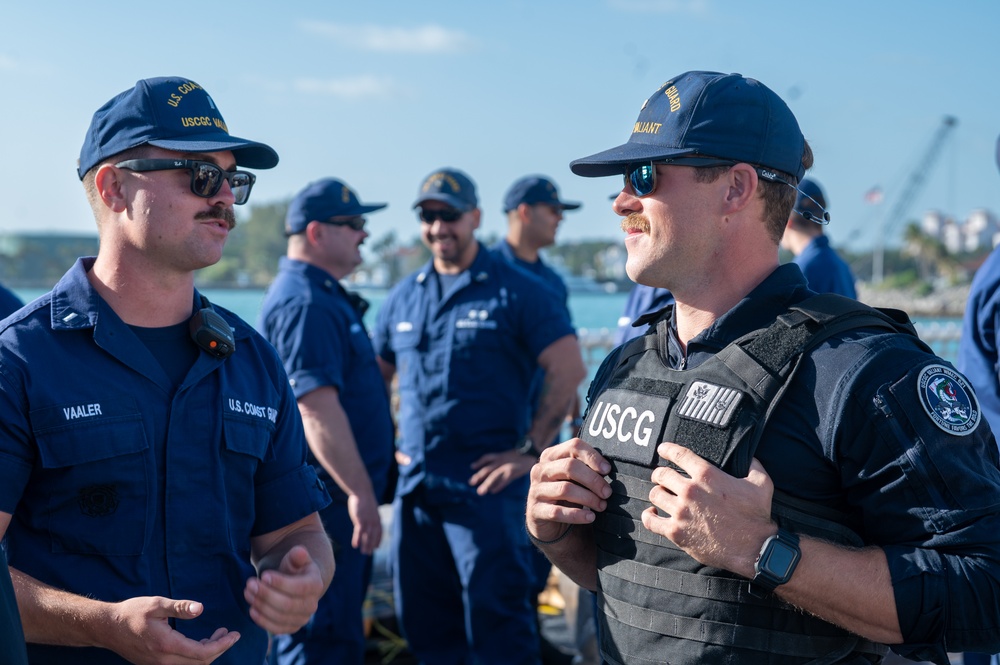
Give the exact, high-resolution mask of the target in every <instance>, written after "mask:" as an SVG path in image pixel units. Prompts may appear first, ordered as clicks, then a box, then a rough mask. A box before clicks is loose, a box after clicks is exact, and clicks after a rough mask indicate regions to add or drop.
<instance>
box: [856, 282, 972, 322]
mask: <svg viewBox="0 0 1000 665" xmlns="http://www.w3.org/2000/svg"><path fill="white" fill-rule="evenodd" d="M969 286H970V285H969V284H963V285H961V286H952V287H948V288H945V289H940V290H937V291H934V292H933V293H929V294H927V295H924V296H918V295H916V294H915V293H914V292H912V291H910V290H902V289H879V288H875V287H873V286H871V285H870V284H860V283H859V284H858V300H860V301H861V302H863V303H865V304H868V305H871V306H873V307H891V308H894V309H901V310H903V311H904V312H906V313H907V314H909V315H910V317H911V318H912V317H918V316H920V317H928V318H937V317H940V318H959V319H960V318H962V316H963V315H964V314H965V303H966V301H967V300H968V299H969Z"/></svg>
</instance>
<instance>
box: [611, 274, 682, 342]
mask: <svg viewBox="0 0 1000 665" xmlns="http://www.w3.org/2000/svg"><path fill="white" fill-rule="evenodd" d="M673 301H674V296H673V295H672V294H671V293H670V291H669V289H661V288H657V287H654V286H646V285H645V284H636V285H635V286H633V287H632V290H630V291H629V292H628V299H627V300H626V301H625V310H624V311H623V312H622V315H621V317H620V318H619V319H618V329H617V330H616V331H615V346H618V345H619V344H624V343H625V342H627V341H629V340H630V339H635V338H636V337H638V336H639V335H642V334H643V333H645V332H646V331H647V330H649V326H650V324H649V323H646V324H645V325H638V326H637V325H633V324H635V322H636V321H638V320H639V318H640V317H643V316H645V315H646V314H652V313H653V312H658V311H660V310H661V309H663V308H664V307H666V306H667V305H669V304H671V303H672V302H673Z"/></svg>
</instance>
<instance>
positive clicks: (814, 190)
mask: <svg viewBox="0 0 1000 665" xmlns="http://www.w3.org/2000/svg"><path fill="white" fill-rule="evenodd" d="M810 199H812V200H810ZM817 203H818V204H819V206H820V207H821V208H823V209H824V210H825V209H826V207H827V205H826V196H824V195H823V188H822V187H820V186H819V183H818V182H816V181H815V180H813V179H812V178H805V179H803V180H802V182H800V183H799V191H798V194H797V195H796V197H795V209H796V210H816V204H817Z"/></svg>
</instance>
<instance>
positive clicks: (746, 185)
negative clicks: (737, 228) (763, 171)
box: [725, 162, 760, 214]
mask: <svg viewBox="0 0 1000 665" xmlns="http://www.w3.org/2000/svg"><path fill="white" fill-rule="evenodd" d="M725 178H726V184H727V189H726V194H725V197H726V198H725V206H726V213H727V214H733V213H735V212H739V211H740V210H742V209H744V208H746V207H747V206H748V205H750V203H751V202H752V201H753V200H754V198H755V197H756V195H757V188H758V187H759V186H760V179H759V178H758V176H757V171H755V170H754V168H753V167H752V166H750V165H749V164H746V163H744V162H740V163H739V164H736V165H735V166H733V167H732V168H730V169H729V170H728V171H726V175H725Z"/></svg>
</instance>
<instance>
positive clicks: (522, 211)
mask: <svg viewBox="0 0 1000 665" xmlns="http://www.w3.org/2000/svg"><path fill="white" fill-rule="evenodd" d="M517 217H518V219H520V220H521V224H529V223H530V222H531V206H529V205H528V204H527V203H519V204H518V205H517Z"/></svg>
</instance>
